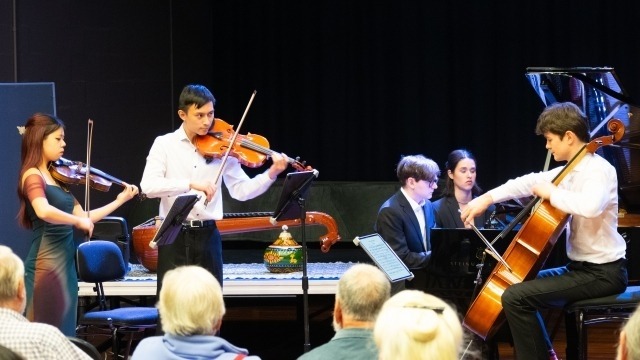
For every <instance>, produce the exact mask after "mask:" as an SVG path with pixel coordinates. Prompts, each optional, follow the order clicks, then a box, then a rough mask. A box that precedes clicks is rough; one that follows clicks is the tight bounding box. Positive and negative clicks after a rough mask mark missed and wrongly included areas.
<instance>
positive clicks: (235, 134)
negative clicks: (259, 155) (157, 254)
mask: <svg viewBox="0 0 640 360" xmlns="http://www.w3.org/2000/svg"><path fill="white" fill-rule="evenodd" d="M256 93H257V91H256V90H253V93H252V94H251V98H249V103H248V104H247V107H246V108H245V109H244V114H242V118H241V119H240V122H239V123H238V127H237V128H236V131H235V132H234V134H233V136H232V137H231V141H230V143H229V147H228V148H227V151H225V153H224V156H222V163H221V164H220V168H219V169H218V174H217V175H216V181H215V182H214V184H216V186H217V184H218V181H219V180H220V175H222V170H223V169H224V166H225V165H226V163H227V158H229V153H230V152H231V148H233V145H234V144H235V142H236V138H237V137H238V134H239V133H240V127H242V123H243V122H244V119H245V117H247V113H248V112H249V108H250V107H251V104H252V103H253V99H254V98H255V97H256ZM212 126H213V124H212ZM208 203H209V201H207V199H206V198H205V200H204V206H205V207H206V206H207V205H208Z"/></svg>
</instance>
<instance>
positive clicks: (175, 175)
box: [140, 125, 274, 220]
mask: <svg viewBox="0 0 640 360" xmlns="http://www.w3.org/2000/svg"><path fill="white" fill-rule="evenodd" d="M183 126H184V125H182V126H180V128H178V129H177V130H176V131H174V132H172V133H168V134H165V135H162V136H158V137H157V138H156V139H155V141H154V142H153V145H152V146H151V150H149V155H148V156H147V165H146V166H145V168H144V173H143V174H142V181H140V188H141V189H142V192H143V193H145V194H146V195H147V196H148V197H150V198H155V197H159V198H160V211H159V215H160V216H162V217H164V216H166V215H167V213H168V212H169V210H170V209H171V206H172V205H173V203H174V202H175V200H176V197H177V196H180V195H186V194H198V195H200V196H201V199H200V200H199V201H198V202H197V203H196V204H195V206H194V207H193V209H192V210H191V212H190V213H189V216H188V217H187V219H185V220H195V219H200V220H219V219H222V190H221V189H220V186H219V185H220V184H218V190H217V191H216V193H215V195H214V196H213V199H212V200H211V202H210V203H209V204H208V205H207V206H206V207H205V206H204V201H205V200H206V197H205V196H204V193H203V192H202V191H195V190H191V189H189V183H190V182H191V181H193V180H195V181H202V180H209V181H211V182H213V181H215V178H216V176H217V175H218V170H219V168H220V164H221V163H222V161H221V160H220V159H215V160H213V161H212V162H211V163H209V164H207V163H206V161H205V159H204V157H203V156H202V155H200V153H198V149H197V148H196V147H195V145H193V144H192V143H191V142H190V141H189V139H188V138H187V134H186V133H185V131H184V128H183ZM267 171H268V170H267ZM267 171H265V172H264V173H261V174H259V175H256V176H255V177H253V178H249V176H248V175H247V174H246V173H245V172H244V170H242V167H241V165H240V163H239V162H238V160H237V159H235V158H233V157H231V156H229V158H228V159H227V163H226V165H225V167H224V170H223V173H222V176H221V177H220V179H221V180H224V184H225V186H226V187H227V189H228V190H229V194H230V195H231V197H233V198H234V199H237V200H240V201H243V200H249V199H252V198H254V197H256V196H258V195H260V194H262V193H264V192H265V191H267V189H269V186H271V184H273V182H274V180H271V179H270V178H269V175H268V174H267Z"/></svg>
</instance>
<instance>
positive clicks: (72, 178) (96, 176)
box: [49, 157, 125, 192]
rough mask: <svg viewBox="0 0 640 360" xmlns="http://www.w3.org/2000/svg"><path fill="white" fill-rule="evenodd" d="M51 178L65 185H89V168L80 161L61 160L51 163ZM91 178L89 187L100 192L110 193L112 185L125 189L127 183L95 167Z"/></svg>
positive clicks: (91, 170)
mask: <svg viewBox="0 0 640 360" xmlns="http://www.w3.org/2000/svg"><path fill="white" fill-rule="evenodd" d="M49 172H50V173H51V176H52V177H53V178H54V179H55V180H57V181H59V182H61V183H64V184H69V185H86V184H87V166H86V165H85V164H84V163H82V162H80V161H71V160H67V159H65V158H62V157H61V158H60V159H58V160H57V161H54V162H52V163H51V166H49ZM89 173H90V177H89V186H90V187H91V188H92V189H96V190H98V191H105V192H106V191H109V189H110V188H111V185H112V184H116V185H120V186H122V187H125V183H124V182H123V181H122V180H119V179H117V178H115V177H113V176H111V175H109V174H106V173H104V172H102V171H100V170H98V169H96V168H94V167H91V169H90V171H89Z"/></svg>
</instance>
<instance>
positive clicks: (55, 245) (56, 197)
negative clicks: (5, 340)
mask: <svg viewBox="0 0 640 360" xmlns="http://www.w3.org/2000/svg"><path fill="white" fill-rule="evenodd" d="M44 190H45V196H46V198H47V201H48V202H49V204H50V205H52V206H54V207H56V208H58V209H60V210H62V211H64V212H67V213H72V211H73V206H74V197H73V195H71V193H69V192H67V191H65V190H64V189H62V188H60V187H58V186H53V185H45V189H44ZM27 212H28V214H29V217H30V218H31V220H32V222H33V232H32V234H31V240H30V242H31V248H30V250H29V254H28V255H27V258H26V260H25V286H26V290H27V314H26V315H27V318H28V319H29V320H30V321H36V322H41V323H46V324H51V325H53V326H55V327H57V328H58V329H60V330H61V331H62V332H63V333H64V334H65V335H67V336H74V335H75V333H76V317H77V314H76V313H77V307H78V277H77V274H76V269H75V249H76V246H75V242H74V239H73V227H72V226H71V225H56V224H49V223H47V222H46V221H44V220H41V219H40V218H38V217H37V216H36V214H35V211H34V210H33V207H32V206H31V203H29V202H27Z"/></svg>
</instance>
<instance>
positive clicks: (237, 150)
mask: <svg viewBox="0 0 640 360" xmlns="http://www.w3.org/2000/svg"><path fill="white" fill-rule="evenodd" d="M234 135H235V131H234V130H233V125H230V124H229V123H227V122H226V121H224V120H222V119H218V118H216V119H214V123H213V127H212V128H211V130H210V131H209V132H208V133H207V134H206V135H197V136H196V138H195V140H194V144H195V146H196V148H197V149H198V153H200V154H201V155H202V156H204V158H205V159H207V162H211V161H212V160H213V159H219V158H222V157H223V156H224V154H225V153H226V152H227V150H229V146H230V145H231V149H230V152H229V155H230V156H233V157H235V158H236V159H238V161H239V162H240V163H241V164H242V165H245V166H248V167H250V168H257V167H259V166H262V165H263V164H264V162H265V161H266V159H267V156H270V155H272V154H273V153H274V151H273V150H271V149H269V140H267V139H266V138H265V137H264V136H261V135H257V134H252V133H247V135H240V134H237V136H236V141H235V142H234V143H233V144H232V143H231V139H232V138H233V137H234ZM286 160H287V162H288V163H289V164H290V165H291V166H292V167H293V168H295V169H296V170H298V171H303V170H312V169H311V167H310V166H307V165H306V164H305V162H304V161H303V162H301V161H300V158H299V157H297V158H295V159H292V158H290V157H287V159H286Z"/></svg>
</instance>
